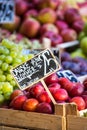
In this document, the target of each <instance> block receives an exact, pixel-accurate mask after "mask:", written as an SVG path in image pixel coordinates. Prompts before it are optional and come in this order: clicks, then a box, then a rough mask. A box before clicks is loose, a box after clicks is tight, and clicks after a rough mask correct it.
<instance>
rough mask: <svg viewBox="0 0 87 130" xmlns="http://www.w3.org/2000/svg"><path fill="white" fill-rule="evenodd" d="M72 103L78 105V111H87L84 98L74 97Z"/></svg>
mask: <svg viewBox="0 0 87 130" xmlns="http://www.w3.org/2000/svg"><path fill="white" fill-rule="evenodd" d="M70 102H74V103H76V105H77V108H78V110H83V109H85V105H86V104H85V101H84V99H83V98H82V97H80V96H76V97H73V98H72V99H71V100H70Z"/></svg>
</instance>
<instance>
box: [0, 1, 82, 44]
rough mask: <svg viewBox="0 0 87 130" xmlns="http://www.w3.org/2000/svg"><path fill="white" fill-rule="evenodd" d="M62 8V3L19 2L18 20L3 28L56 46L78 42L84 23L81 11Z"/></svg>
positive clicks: (17, 8)
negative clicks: (44, 40)
mask: <svg viewBox="0 0 87 130" xmlns="http://www.w3.org/2000/svg"><path fill="white" fill-rule="evenodd" d="M60 5H61V1H60V0H15V12H16V14H15V21H14V23H12V24H11V23H9V24H3V25H2V27H3V28H5V29H8V30H9V31H11V32H13V31H17V32H18V33H21V34H22V35H24V36H26V37H28V38H29V39H38V40H39V41H40V42H42V41H43V38H45V37H47V38H49V39H50V40H51V46H53V47H55V46H56V45H58V44H60V43H64V42H68V41H74V40H76V39H77V35H78V33H80V32H81V31H82V29H83V26H84V22H83V20H82V18H81V15H80V13H79V11H78V10H77V9H75V8H67V9H66V10H60Z"/></svg>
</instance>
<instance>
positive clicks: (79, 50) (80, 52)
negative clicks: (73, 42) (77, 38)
mask: <svg viewBox="0 0 87 130" xmlns="http://www.w3.org/2000/svg"><path fill="white" fill-rule="evenodd" d="M76 56H79V57H82V58H86V56H85V55H84V53H83V52H82V50H81V49H77V50H76V51H74V52H72V53H71V57H72V58H74V57H76Z"/></svg>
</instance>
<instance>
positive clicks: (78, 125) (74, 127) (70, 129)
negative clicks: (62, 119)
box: [66, 115, 87, 130]
mask: <svg viewBox="0 0 87 130" xmlns="http://www.w3.org/2000/svg"><path fill="white" fill-rule="evenodd" d="M66 130H87V117H79V116H71V115H68V116H67V128H66Z"/></svg>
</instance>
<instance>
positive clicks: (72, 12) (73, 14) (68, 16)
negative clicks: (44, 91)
mask: <svg viewBox="0 0 87 130" xmlns="http://www.w3.org/2000/svg"><path fill="white" fill-rule="evenodd" d="M64 18H65V21H66V22H67V23H68V24H72V23H73V22H74V21H77V20H78V21H80V20H81V16H80V14H79V11H78V10H77V9H75V8H68V9H67V10H66V11H65V13H64Z"/></svg>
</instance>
